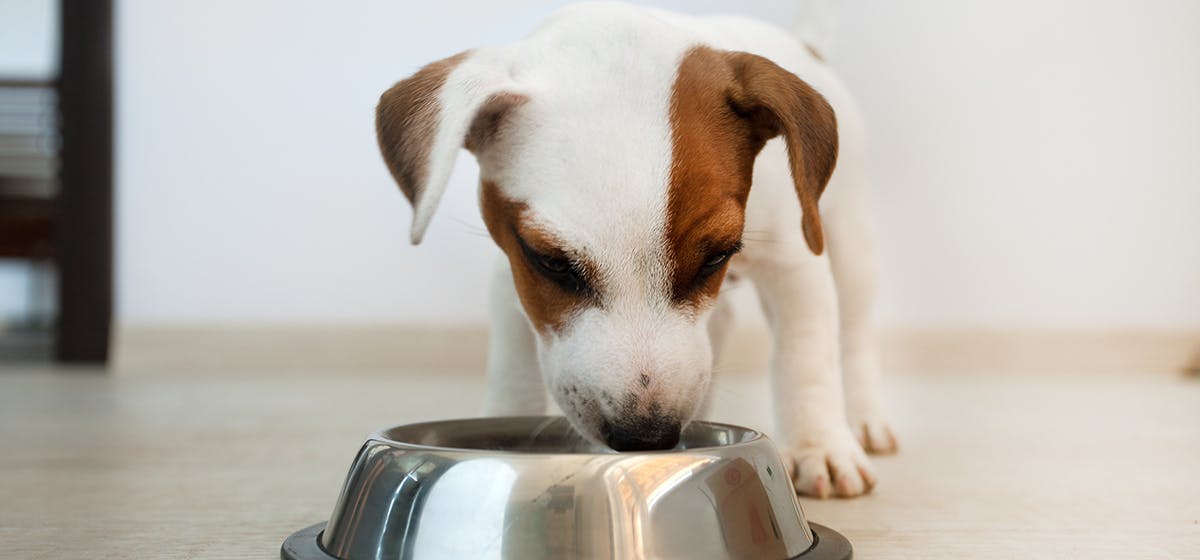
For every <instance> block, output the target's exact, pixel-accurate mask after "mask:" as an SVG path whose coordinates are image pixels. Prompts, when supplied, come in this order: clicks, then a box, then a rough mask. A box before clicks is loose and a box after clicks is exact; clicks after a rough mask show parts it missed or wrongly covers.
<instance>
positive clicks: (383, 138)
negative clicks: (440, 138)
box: [375, 51, 470, 204]
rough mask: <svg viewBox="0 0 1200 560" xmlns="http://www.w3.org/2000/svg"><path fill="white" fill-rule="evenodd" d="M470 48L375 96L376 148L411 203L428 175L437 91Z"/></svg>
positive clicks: (438, 115) (414, 200)
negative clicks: (377, 102)
mask: <svg viewBox="0 0 1200 560" xmlns="http://www.w3.org/2000/svg"><path fill="white" fill-rule="evenodd" d="M469 53H470V51H463V52H461V53H458V54H456V55H454V56H452V57H449V58H445V59H442V60H439V61H437V62H432V63H430V64H427V65H426V66H425V67H423V68H421V69H420V70H418V71H417V73H416V74H413V75H412V76H411V77H409V78H408V79H405V80H402V81H400V82H398V83H397V84H396V85H394V86H392V87H391V88H390V89H388V90H387V91H385V92H383V95H382V96H380V97H379V105H378V106H377V107H376V109H375V131H376V134H377V139H378V141H379V150H380V151H381V152H382V153H383V160H384V162H386V163H387V166H388V170H389V171H391V172H392V177H393V178H394V179H395V180H396V183H397V184H398V185H400V191H401V192H403V193H404V196H405V197H406V198H408V201H409V202H410V203H413V204H415V203H416V200H417V198H419V197H420V196H421V192H420V190H421V189H422V188H423V187H424V186H425V180H426V179H427V178H428V175H429V169H428V163H429V154H430V151H431V150H432V149H433V141H434V137H435V136H436V135H437V127H438V119H439V117H440V113H441V107H440V105H439V104H438V101H437V97H438V91H439V90H441V88H442V85H443V84H445V83H446V76H447V75H449V74H450V72H451V71H453V70H454V69H455V68H456V67H457V66H458V65H459V64H460V63H461V62H462V61H463V59H464V58H466V56H467V55H468V54H469Z"/></svg>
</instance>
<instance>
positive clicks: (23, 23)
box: [0, 0, 58, 78]
mask: <svg viewBox="0 0 1200 560" xmlns="http://www.w3.org/2000/svg"><path fill="white" fill-rule="evenodd" d="M57 72H58V1H57V0H0V78H49V77H52V76H54V75H55V74H56V73H57Z"/></svg>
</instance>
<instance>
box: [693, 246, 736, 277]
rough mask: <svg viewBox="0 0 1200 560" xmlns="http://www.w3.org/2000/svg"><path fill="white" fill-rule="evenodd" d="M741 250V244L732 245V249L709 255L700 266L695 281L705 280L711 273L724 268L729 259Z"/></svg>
mask: <svg viewBox="0 0 1200 560" xmlns="http://www.w3.org/2000/svg"><path fill="white" fill-rule="evenodd" d="M741 250H742V244H741V243H740V242H739V243H736V244H734V246H733V247H730V248H728V249H726V250H724V251H721V252H720V253H715V254H713V255H710V256H709V257H708V259H707V260H705V261H704V264H702V265H700V271H699V272H698V273H697V274H696V280H697V281H698V282H699V281H703V280H706V279H707V278H708V277H709V276H712V275H713V273H715V272H716V271H718V270H721V267H723V266H725V263H726V262H729V259H730V258H732V257H733V256H734V255H736V254H737V252H738V251H741Z"/></svg>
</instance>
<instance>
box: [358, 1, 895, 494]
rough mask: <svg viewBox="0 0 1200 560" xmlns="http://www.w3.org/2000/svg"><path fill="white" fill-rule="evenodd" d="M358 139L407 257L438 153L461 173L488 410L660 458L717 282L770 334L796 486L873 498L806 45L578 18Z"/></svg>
mask: <svg viewBox="0 0 1200 560" xmlns="http://www.w3.org/2000/svg"><path fill="white" fill-rule="evenodd" d="M376 124H377V129H378V136H379V145H380V148H381V150H382V152H383V157H384V160H385V161H386V163H387V166H388V168H389V169H390V171H391V173H392V175H393V177H394V178H395V180H396V182H397V183H398V184H399V186H400V189H401V191H403V193H404V195H405V196H406V197H407V198H408V200H409V202H411V203H412V206H413V223H412V242H413V243H414V244H416V243H419V242H420V241H421V238H422V236H423V234H424V232H425V229H426V226H428V224H429V220H430V218H431V217H432V215H433V213H434V209H435V208H436V207H437V204H438V200H439V199H440V198H441V197H442V192H443V191H444V189H445V187H446V182H447V179H448V176H449V174H450V170H451V167H452V165H453V163H454V160H455V158H456V157H457V156H458V152H459V149H460V148H461V147H465V148H466V149H467V150H469V151H470V152H471V153H472V154H474V155H475V157H476V158H477V159H478V161H479V167H480V176H481V180H480V187H479V201H480V206H481V208H482V213H483V218H484V222H485V223H486V224H487V229H488V231H489V233H490V234H491V236H492V238H493V239H494V240H495V242H496V244H497V245H498V246H499V248H500V249H501V250H502V252H503V256H502V258H500V259H499V261H498V264H497V266H496V269H495V273H494V278H493V283H492V294H491V297H492V309H491V313H492V325H491V326H492V337H491V343H490V349H489V353H488V358H489V360H488V361H489V363H488V378H489V380H488V396H487V402H486V405H485V408H486V412H487V413H488V414H495V415H500V414H541V413H543V412H544V411H545V410H546V408H547V400H546V399H547V394H549V395H550V396H551V397H552V398H553V400H554V402H555V403H556V404H557V405H558V407H559V408H561V409H562V411H563V413H564V414H565V415H566V416H567V418H569V419H570V421H571V423H572V425H573V426H574V427H575V428H576V429H577V430H578V431H579V432H580V433H581V434H583V435H584V436H586V437H588V438H590V439H593V440H595V441H598V442H602V443H604V444H607V445H608V446H610V447H612V448H613V449H615V450H618V451H624V450H644V449H662V448H669V447H672V446H674V445H675V444H676V443H677V442H678V440H679V434H680V429H681V427H682V426H683V425H685V424H686V423H687V422H688V421H689V420H690V419H692V418H694V417H695V416H696V415H697V414H698V413H699V412H700V409H701V408H702V403H704V402H705V400H706V393H707V389H708V386H709V379H710V376H711V372H712V364H713V361H714V354H715V352H716V350H717V349H719V348H720V346H721V340H722V339H723V337H724V335H725V333H726V332H727V330H728V324H729V319H730V314H731V311H730V309H729V307H728V305H729V304H728V302H726V301H725V300H726V298H725V297H723V296H722V295H721V287H722V283H723V282H724V281H726V277H727V276H737V277H739V278H746V279H748V280H749V281H751V282H752V283H753V285H754V287H755V289H756V290H757V293H758V296H759V299H760V301H761V302H762V307H763V310H764V312H765V314H766V317H767V320H768V324H769V325H770V328H771V332H772V337H773V345H774V351H773V357H772V362H771V364H772V365H771V376H772V378H771V379H772V382H771V387H772V392H773V396H774V410H775V418H776V422H777V426H776V431H775V434H774V435H775V438H776V442H777V443H778V444H779V445H780V446H781V449H782V451H783V453H784V455H785V457H786V458H788V459H790V460H791V464H792V465H793V469H792V476H793V480H794V482H795V485H796V488H797V489H798V490H799V491H800V492H802V493H805V494H809V495H814V496H820V497H826V496H829V495H832V494H836V495H838V496H856V495H859V494H862V493H865V492H867V491H869V490H870V489H871V487H872V485H873V484H874V482H875V475H874V474H873V471H872V468H871V465H870V463H869V461H868V459H867V456H866V455H865V453H864V448H865V449H866V450H868V451H875V452H890V451H893V450H894V449H895V447H896V443H895V439H894V437H893V436H892V432H891V429H890V427H889V425H888V422H887V420H886V418H885V416H884V412H883V405H882V399H881V397H880V388H879V379H878V378H879V372H878V368H879V366H878V360H877V358H876V349H875V341H874V332H873V326H872V321H871V318H870V315H871V307H872V301H873V298H874V292H875V259H874V254H873V253H874V247H873V243H872V238H871V236H870V232H869V228H868V222H869V218H868V209H867V207H866V200H865V199H866V196H867V191H868V188H869V185H868V184H867V177H866V166H865V161H864V157H865V154H864V140H863V133H862V127H861V125H860V123H859V116H858V114H857V111H856V109H855V107H854V104H853V101H852V100H851V98H850V96H849V95H848V93H847V92H846V89H845V87H844V86H843V85H842V83H841V82H839V81H838V79H837V78H836V77H835V76H834V74H833V73H832V72H831V71H830V69H829V68H828V67H827V66H825V65H824V64H823V63H822V62H821V60H820V58H819V57H818V56H817V55H816V53H815V52H813V51H811V50H809V49H807V48H806V47H805V46H804V45H803V44H802V43H800V42H798V41H797V40H796V39H794V38H793V37H792V36H791V35H789V34H788V33H786V32H784V31H782V30H779V29H777V28H775V27H772V26H770V25H767V24H764V23H761V22H757V21H753V20H750V19H745V18H739V17H691V16H684V15H679V14H673V13H669V12H665V11H660V10H656V9H651V8H645V7H635V6H628V5H623V4H607V3H606V4H582V5H575V6H571V7H568V8H565V9H562V10H560V11H558V12H557V13H556V14H554V15H553V16H552V17H550V18H549V19H548V20H547V21H546V22H545V23H544V24H543V25H541V26H540V27H539V28H538V29H537V30H535V31H534V32H533V33H532V34H531V35H529V36H528V37H527V38H526V39H524V40H522V41H520V42H518V43H516V44H513V45H510V46H506V47H497V48H486V49H478V50H472V51H466V52H463V53H459V54H457V55H454V56H451V57H449V58H446V59H444V60H440V61H437V62H434V63H432V64H429V65H428V66H425V67H424V68H422V69H420V70H419V71H418V72H417V73H416V74H414V75H413V76H411V77H409V78H408V79H406V80H403V81H401V82H399V83H397V84H396V85H395V86H393V87H392V88H391V89H389V90H388V91H387V92H385V93H384V94H383V96H382V98H381V99H380V102H379V106H378V110H377V123H376ZM835 164H836V165H837V171H836V172H835V170H834V167H835ZM827 185H828V187H829V188H828V191H829V194H828V195H826V196H825V197H824V200H823V204H822V206H823V208H819V207H818V199H820V198H821V196H822V194H823V193H824V192H825V191H826V187H827ZM835 282H836V285H835ZM843 386H844V387H845V396H843Z"/></svg>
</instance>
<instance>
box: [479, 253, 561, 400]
mask: <svg viewBox="0 0 1200 560" xmlns="http://www.w3.org/2000/svg"><path fill="white" fill-rule="evenodd" d="M491 315H492V321H491V332H490V335H489V340H488V363H487V395H486V396H485V397H484V405H483V413H484V414H485V415H487V416H505V415H536V414H545V413H546V390H545V388H544V386H543V385H542V374H541V370H540V369H539V367H538V362H537V346H536V345H537V342H536V341H535V340H534V338H533V337H534V334H533V327H531V326H530V325H529V321H528V320H527V319H526V318H525V315H524V314H523V313H522V312H521V302H520V300H518V299H517V290H516V286H514V285H513V279H512V271H511V270H510V269H509V265H508V259H505V258H503V257H501V258H500V259H499V262H497V263H496V268H495V271H494V272H493V276H492V293H491Z"/></svg>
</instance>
